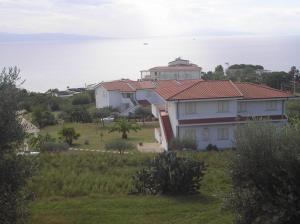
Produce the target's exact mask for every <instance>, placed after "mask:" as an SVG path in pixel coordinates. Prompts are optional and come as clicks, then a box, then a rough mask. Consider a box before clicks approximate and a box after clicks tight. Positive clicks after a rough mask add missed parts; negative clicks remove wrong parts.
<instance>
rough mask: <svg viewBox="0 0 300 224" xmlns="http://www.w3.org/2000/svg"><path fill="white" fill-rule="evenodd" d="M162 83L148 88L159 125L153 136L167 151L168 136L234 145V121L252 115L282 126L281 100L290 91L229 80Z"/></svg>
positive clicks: (201, 146)
mask: <svg viewBox="0 0 300 224" xmlns="http://www.w3.org/2000/svg"><path fill="white" fill-rule="evenodd" d="M177 82H178V83H177V84H174V81H171V82H170V81H169V82H166V83H164V84H162V85H160V86H159V85H158V86H157V87H156V88H155V89H153V90H152V91H154V92H155V94H156V95H158V98H159V99H160V102H157V103H154V104H152V111H153V115H154V116H156V117H157V118H158V119H159V123H160V128H159V129H156V130H155V137H156V140H157V141H158V142H160V143H161V144H162V146H163V147H164V148H165V150H168V146H169V143H170V141H171V139H172V138H174V137H179V138H193V139H195V140H196V141H197V144H198V147H199V149H205V148H206V147H207V145H208V144H214V145H216V146H218V148H230V147H233V146H234V131H235V128H236V126H237V125H238V124H243V123H246V122H248V121H249V120H253V119H256V118H261V119H263V121H264V122H272V123H274V124H278V125H283V124H285V123H286V122H287V117H286V114H285V102H286V100H287V99H288V98H290V97H293V95H292V94H290V93H287V92H283V91H280V90H276V89H273V88H270V87H267V86H264V85H257V84H252V83H233V82H231V81H203V80H200V81H199V80H183V81H177Z"/></svg>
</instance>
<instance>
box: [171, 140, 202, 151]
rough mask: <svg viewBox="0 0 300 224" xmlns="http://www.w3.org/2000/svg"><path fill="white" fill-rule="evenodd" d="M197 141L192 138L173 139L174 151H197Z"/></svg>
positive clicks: (172, 147) (172, 146)
mask: <svg viewBox="0 0 300 224" xmlns="http://www.w3.org/2000/svg"><path fill="white" fill-rule="evenodd" d="M197 148H198V145H197V141H196V140H195V139H192V138H173V139H172V140H171V142H170V149H172V150H197Z"/></svg>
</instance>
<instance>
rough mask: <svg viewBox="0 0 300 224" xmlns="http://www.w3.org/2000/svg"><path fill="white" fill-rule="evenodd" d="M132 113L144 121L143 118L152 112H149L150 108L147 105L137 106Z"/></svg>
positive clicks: (149, 115)
mask: <svg viewBox="0 0 300 224" xmlns="http://www.w3.org/2000/svg"><path fill="white" fill-rule="evenodd" d="M134 115H135V116H136V117H138V118H140V119H142V121H143V122H145V118H147V117H151V116H152V112H151V109H150V108H149V107H138V108H137V109H136V110H135V111H134Z"/></svg>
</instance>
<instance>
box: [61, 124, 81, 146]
mask: <svg viewBox="0 0 300 224" xmlns="http://www.w3.org/2000/svg"><path fill="white" fill-rule="evenodd" d="M58 134H59V135H60V138H61V139H63V140H64V141H65V142H66V143H68V144H69V145H72V144H73V140H76V139H78V138H79V137H80V134H79V133H77V132H76V131H75V129H74V128H72V127H63V128H62V129H61V130H60V131H59V133H58Z"/></svg>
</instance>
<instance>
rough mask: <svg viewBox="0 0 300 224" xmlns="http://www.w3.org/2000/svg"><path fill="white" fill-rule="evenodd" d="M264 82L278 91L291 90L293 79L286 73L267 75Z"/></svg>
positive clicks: (264, 76)
mask: <svg viewBox="0 0 300 224" xmlns="http://www.w3.org/2000/svg"><path fill="white" fill-rule="evenodd" d="M262 79H263V80H262V82H263V83H264V84H266V85H268V86H270V87H272V88H276V89H290V81H291V80H292V79H293V77H292V76H291V75H290V74H288V73H286V72H271V73H265V74H263V76H262Z"/></svg>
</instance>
